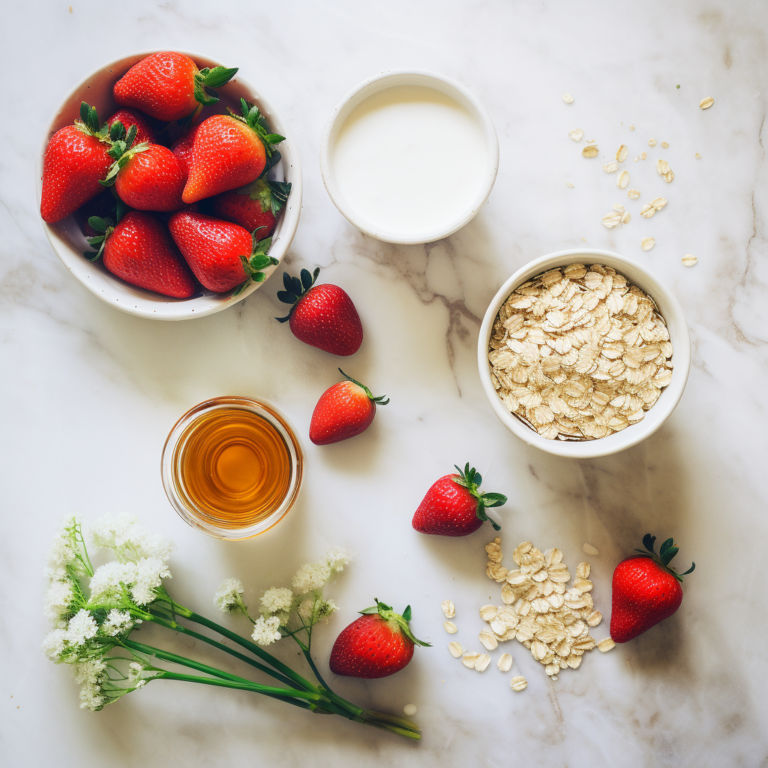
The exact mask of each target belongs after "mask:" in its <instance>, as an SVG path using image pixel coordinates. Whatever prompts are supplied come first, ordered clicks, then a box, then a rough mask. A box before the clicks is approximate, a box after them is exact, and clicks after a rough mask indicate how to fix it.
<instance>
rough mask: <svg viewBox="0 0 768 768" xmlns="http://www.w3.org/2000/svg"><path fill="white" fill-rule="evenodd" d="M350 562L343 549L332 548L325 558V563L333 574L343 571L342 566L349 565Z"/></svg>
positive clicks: (350, 558) (350, 559) (350, 557)
mask: <svg viewBox="0 0 768 768" xmlns="http://www.w3.org/2000/svg"><path fill="white" fill-rule="evenodd" d="M351 561H352V556H351V555H350V554H349V553H348V552H347V550H346V549H344V547H334V548H333V549H331V550H329V551H328V553H327V554H326V556H325V562H326V563H328V567H329V568H330V569H331V572H333V573H340V572H341V571H343V570H344V566H345V565H349V563H350V562H351Z"/></svg>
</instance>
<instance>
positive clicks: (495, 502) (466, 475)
mask: <svg viewBox="0 0 768 768" xmlns="http://www.w3.org/2000/svg"><path fill="white" fill-rule="evenodd" d="M453 466H454V467H455V468H456V471H457V472H458V473H459V476H458V477H454V478H452V479H453V482H454V483H456V484H457V485H460V486H462V487H463V488H466V489H467V490H468V491H469V492H470V493H471V494H472V495H473V496H474V497H475V498H476V499H477V512H476V514H477V516H478V518H479V519H480V520H483V521H487V522H489V523H490V524H491V525H492V526H493V528H494V530H496V531H500V530H501V526H500V525H499V524H498V523H497V522H496V521H495V520H491V518H490V517H488V515H487V514H486V513H485V510H486V508H488V507H500V506H502V505H503V504H506V503H507V497H506V496H505V495H504V494H503V493H481V492H480V485H481V483H482V482H483V476H482V475H481V474H480V473H479V472H478V471H477V470H476V469H475V468H474V467H470V465H469V463H467V464H465V465H464V469H461V467H459V466H458V465H456V464H454V465H453Z"/></svg>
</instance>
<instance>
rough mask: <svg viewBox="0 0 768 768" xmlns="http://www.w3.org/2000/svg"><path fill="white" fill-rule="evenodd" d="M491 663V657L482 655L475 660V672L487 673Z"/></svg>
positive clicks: (485, 654)
mask: <svg viewBox="0 0 768 768" xmlns="http://www.w3.org/2000/svg"><path fill="white" fill-rule="evenodd" d="M490 663H491V657H490V656H489V655H488V654H487V653H481V654H480V655H479V656H478V657H477V659H475V670H476V671H477V672H485V670H486V669H488V665H489V664H490Z"/></svg>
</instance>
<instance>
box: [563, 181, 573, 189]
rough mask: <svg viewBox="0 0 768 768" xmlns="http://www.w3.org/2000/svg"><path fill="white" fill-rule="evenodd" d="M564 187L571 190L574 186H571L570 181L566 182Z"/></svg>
mask: <svg viewBox="0 0 768 768" xmlns="http://www.w3.org/2000/svg"><path fill="white" fill-rule="evenodd" d="M565 186H566V187H570V188H571V189H573V188H574V186H575V185H574V184H571V182H570V181H566V182H565Z"/></svg>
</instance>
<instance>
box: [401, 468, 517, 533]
mask: <svg viewBox="0 0 768 768" xmlns="http://www.w3.org/2000/svg"><path fill="white" fill-rule="evenodd" d="M456 470H457V472H458V474H455V475H445V476H444V477H441V478H440V479H439V480H438V481H437V482H436V483H435V484H434V485H433V486H432V487H431V488H430V489H429V490H428V491H427V495H426V496H425V497H424V500H423V501H422V502H421V504H419V508H418V509H417V510H416V513H415V514H414V516H413V527H414V528H415V529H416V530H417V531H420V532H421V533H431V534H435V535H437V536H467V535H468V534H470V533H474V532H475V531H476V530H477V529H478V528H479V527H480V526H481V525H482V524H483V523H484V522H485V521H486V520H487V521H488V522H489V523H490V524H491V525H492V526H493V527H494V528H495V529H496V530H497V531H498V530H499V528H500V526H499V525H498V523H496V522H495V521H493V520H491V519H489V517H488V515H486V514H485V510H486V508H487V507H500V506H501V505H502V504H506V503H507V497H506V496H504V495H502V494H500V493H481V492H480V484H481V483H482V482H483V477H482V475H481V474H480V473H479V472H477V471H476V470H475V469H474V467H470V466H469V464H467V465H466V466H465V467H464V469H463V470H462V469H460V468H459V467H456Z"/></svg>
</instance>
